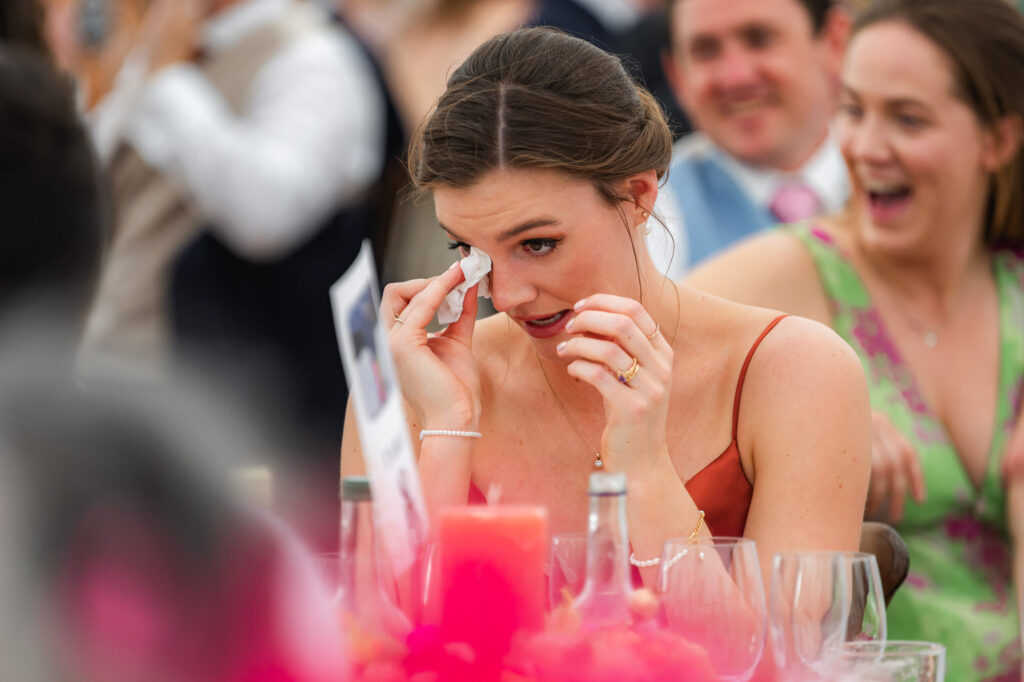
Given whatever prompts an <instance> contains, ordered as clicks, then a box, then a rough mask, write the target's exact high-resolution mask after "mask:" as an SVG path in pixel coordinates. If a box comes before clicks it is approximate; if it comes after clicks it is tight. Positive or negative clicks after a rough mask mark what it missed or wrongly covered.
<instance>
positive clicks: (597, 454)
mask: <svg viewBox="0 0 1024 682" xmlns="http://www.w3.org/2000/svg"><path fill="white" fill-rule="evenodd" d="M672 291H674V292H675V294H676V324H675V326H674V327H673V329H672V340H671V341H670V342H669V344H668V345H669V348H675V345H676V335H678V334H679V314H680V304H679V287H678V286H676V285H675V284H674V283H673V284H672ZM533 354H534V355H535V356H537V365H538V366H539V367H540V373H541V376H543V377H544V383H546V384H547V385H548V390H549V391H551V395H552V397H554V399H555V402H556V403H558V407H559V409H561V410H562V414H563V415H565V421H567V422H569V426H571V427H572V430H573V431H575V432H576V435H577V436H579V438H580V440H581V441H583V444H584V445H586V446H587V449H589V450H590V451H591V452H593V453H594V468H595V469H603V468H604V456H603V455H602V454H601V449H600V448H595V447H594V446H593V445H591V444H590V441H589V440H587V437H586V436H584V435H583V432H582V431H580V430H579V427H577V426H576V422H575V421H573V418H572V416H570V415H569V410H567V409H566V407H565V404H564V403H562V399H561V398H559V397H558V393H556V392H555V387H554V386H552V385H551V379H549V378H548V373H547V372H546V371H544V363H543V362H542V361H541V359H540V354H538V353H537V349H536V348H535V349H534V350H533Z"/></svg>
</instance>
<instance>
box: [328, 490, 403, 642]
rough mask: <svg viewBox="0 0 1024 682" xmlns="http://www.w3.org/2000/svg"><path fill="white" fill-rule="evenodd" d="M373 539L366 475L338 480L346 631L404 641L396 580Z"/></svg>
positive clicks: (340, 599)
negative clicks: (339, 485)
mask: <svg viewBox="0 0 1024 682" xmlns="http://www.w3.org/2000/svg"><path fill="white" fill-rule="evenodd" d="M375 535H376V531H375V529H374V525H373V497H372V495H371V492H370V482H369V480H368V479H367V478H366V477H365V476H349V477H346V478H344V479H342V482H341V541H340V547H339V554H338V560H339V561H338V563H339V573H340V577H339V579H340V587H339V589H338V598H337V600H338V605H339V608H340V609H341V611H342V613H343V614H344V615H345V616H346V620H347V621H348V626H349V627H350V628H354V629H358V631H359V633H360V634H361V635H363V636H364V637H370V638H376V637H381V636H384V637H390V638H393V639H397V640H399V641H403V640H404V639H405V636H406V635H407V634H408V633H409V631H410V630H411V629H412V628H411V625H410V623H409V619H408V618H407V617H406V615H405V613H403V612H402V610H401V609H400V608H399V607H398V606H397V605H396V601H397V591H396V585H395V581H394V578H393V576H392V575H391V572H390V571H389V570H388V563H387V561H386V559H385V558H384V557H383V556H382V555H381V554H380V553H379V549H378V547H377V542H376V538H375Z"/></svg>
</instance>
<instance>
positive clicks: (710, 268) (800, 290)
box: [682, 230, 831, 324]
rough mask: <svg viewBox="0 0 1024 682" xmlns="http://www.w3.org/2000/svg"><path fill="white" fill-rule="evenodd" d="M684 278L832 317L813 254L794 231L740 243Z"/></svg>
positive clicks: (711, 289)
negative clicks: (793, 233)
mask: <svg viewBox="0 0 1024 682" xmlns="http://www.w3.org/2000/svg"><path fill="white" fill-rule="evenodd" d="M682 283H683V284H685V285H686V286H689V287H693V288H694V289H699V290H702V291H706V292H708V293H710V294H714V295H715V296H719V297H721V298H725V299H728V300H731V301H736V302H738V303H744V304H746V305H751V306H757V307H762V308H773V309H777V310H782V311H785V312H787V313H791V314H794V315H800V316H803V317H807V318H809V319H813V320H817V321H819V322H822V323H825V324H828V323H829V322H830V321H831V314H830V312H829V308H828V301H827V299H826V296H825V291H824V288H823V287H822V285H821V280H820V278H819V276H818V269H817V267H816V266H815V264H814V259H813V258H812V257H811V254H810V253H809V252H808V251H807V249H806V248H805V247H804V245H803V244H801V243H800V241H799V240H798V239H797V238H796V237H795V236H793V235H791V234H788V233H787V232H784V231H782V230H769V231H765V232H760V233H758V234H756V235H754V236H753V237H750V238H749V239H745V240H743V241H742V242H739V243H738V244H736V245H734V246H733V247H731V248H729V249H728V250H726V251H724V252H722V253H720V254H718V255H716V256H715V257H713V258H712V259H711V260H708V261H705V262H704V263H702V264H701V265H699V266H698V267H696V268H695V269H694V270H692V271H691V272H690V273H688V274H687V275H686V276H685V277H684V278H683V280H682Z"/></svg>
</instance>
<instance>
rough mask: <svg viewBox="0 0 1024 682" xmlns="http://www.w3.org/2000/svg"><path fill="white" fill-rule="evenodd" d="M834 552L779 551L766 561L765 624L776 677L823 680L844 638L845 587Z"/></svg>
mask: <svg viewBox="0 0 1024 682" xmlns="http://www.w3.org/2000/svg"><path fill="white" fill-rule="evenodd" d="M842 567H843V557H842V555H841V554H840V553H838V552H784V553H780V554H776V555H775V556H774V557H773V558H772V573H771V588H770V590H769V598H768V621H769V631H770V633H771V646H772V653H773V654H774V657H775V666H776V668H777V669H778V670H779V672H780V678H781V679H785V680H793V681H794V682H803V681H804V680H824V679H829V676H830V674H831V671H832V670H833V669H834V667H835V666H836V664H837V663H838V661H839V656H840V652H841V651H842V645H843V642H844V641H845V639H846V632H847V621H848V619H849V615H850V609H849V598H848V595H849V585H848V583H847V581H846V580H844V579H843V568H842Z"/></svg>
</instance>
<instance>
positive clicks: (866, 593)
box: [840, 552, 886, 642]
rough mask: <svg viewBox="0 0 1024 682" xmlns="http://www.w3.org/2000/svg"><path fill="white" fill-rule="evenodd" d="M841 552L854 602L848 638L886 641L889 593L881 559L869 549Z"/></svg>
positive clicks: (852, 602)
mask: <svg viewBox="0 0 1024 682" xmlns="http://www.w3.org/2000/svg"><path fill="white" fill-rule="evenodd" d="M840 556H841V558H842V563H843V569H844V578H845V580H846V583H847V587H848V589H847V595H848V599H849V602H850V615H849V618H848V619H847V621H846V637H845V640H846V641H847V642H853V641H875V642H884V641H885V636H886V620H885V594H884V593H883V592H882V576H881V574H880V573H879V571H878V560H877V559H876V558H875V555H874V554H870V553H868V552H842V553H841V554H840Z"/></svg>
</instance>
